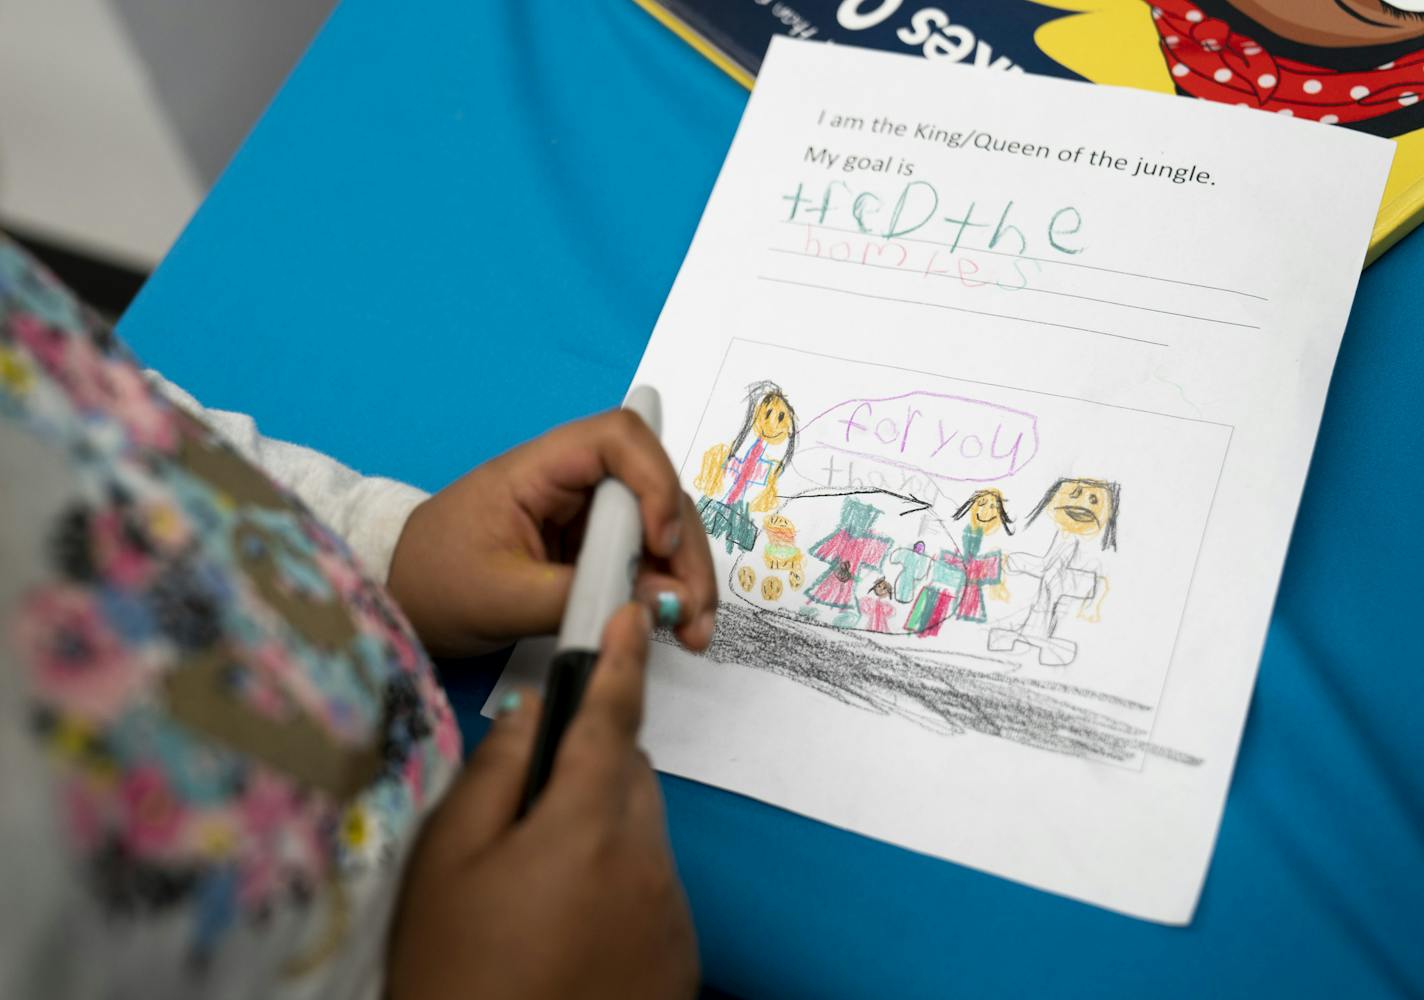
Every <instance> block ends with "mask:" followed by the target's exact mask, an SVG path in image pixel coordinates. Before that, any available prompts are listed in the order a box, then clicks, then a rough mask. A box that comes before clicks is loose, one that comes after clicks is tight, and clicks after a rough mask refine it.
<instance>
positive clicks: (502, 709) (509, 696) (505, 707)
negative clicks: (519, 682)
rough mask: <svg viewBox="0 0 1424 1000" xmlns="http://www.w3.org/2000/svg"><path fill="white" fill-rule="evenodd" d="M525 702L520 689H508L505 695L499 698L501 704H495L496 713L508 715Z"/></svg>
mask: <svg viewBox="0 0 1424 1000" xmlns="http://www.w3.org/2000/svg"><path fill="white" fill-rule="evenodd" d="M523 703H524V696H523V695H522V694H520V693H519V692H518V691H506V692H505V693H504V696H503V697H502V698H500V699H499V704H498V705H496V706H495V709H494V714H495V715H508V714H509V713H510V712H514V711H517V710H518V709H519V706H520V705H522V704H523Z"/></svg>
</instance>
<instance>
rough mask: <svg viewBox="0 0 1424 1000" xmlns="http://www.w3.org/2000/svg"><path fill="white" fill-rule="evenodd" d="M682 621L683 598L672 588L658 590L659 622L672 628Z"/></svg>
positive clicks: (665, 626)
mask: <svg viewBox="0 0 1424 1000" xmlns="http://www.w3.org/2000/svg"><path fill="white" fill-rule="evenodd" d="M680 621H682V599H681V598H680V597H678V596H677V593H676V592H675V591H672V590H663V591H659V592H658V624H659V625H661V626H663V627H664V628H671V627H672V626H674V625H676V624H677V623H678V622H680Z"/></svg>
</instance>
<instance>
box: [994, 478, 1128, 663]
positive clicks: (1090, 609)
mask: <svg viewBox="0 0 1424 1000" xmlns="http://www.w3.org/2000/svg"><path fill="white" fill-rule="evenodd" d="M1120 498H1121V490H1120V488H1119V487H1118V485H1117V483H1110V482H1106V481H1105V480H1101V479H1060V480H1058V481H1057V482H1056V483H1054V484H1053V485H1052V486H1050V487H1049V489H1048V492H1047V493H1045V494H1044V495H1043V499H1042V500H1041V501H1039V504H1038V506H1037V507H1035V508H1034V510H1033V513H1032V514H1030V515H1029V518H1028V523H1029V524H1032V523H1033V522H1034V521H1035V520H1036V519H1037V518H1038V516H1039V515H1040V514H1042V513H1043V512H1044V511H1045V510H1047V511H1049V512H1050V516H1051V517H1052V518H1053V523H1054V524H1055V525H1056V526H1057V527H1058V533H1057V534H1056V535H1055V536H1054V538H1053V542H1052V544H1050V545H1049V547H1048V551H1047V552H1045V553H1044V554H1043V555H1042V556H1033V555H1028V554H1027V553H1022V552H1015V553H1014V554H1012V555H1010V556H1009V557H1008V568H1009V571H1010V572H1013V573H1025V574H1028V575H1030V576H1036V577H1038V592H1037V594H1035V595H1034V599H1033V605H1032V606H1031V607H1030V608H1029V609H1028V610H1027V611H1026V612H1024V613H1023V614H1021V615H1019V616H1017V618H1018V621H1017V622H1016V623H1015V624H1013V625H1012V626H1010V627H1006V628H992V629H990V630H989V648H990V649H991V650H993V651H995V652H1009V651H1013V650H1017V649H1019V648H1020V647H1021V646H1025V645H1027V646H1030V647H1034V648H1037V650H1038V662H1039V663H1041V664H1043V665H1044V666H1054V667H1065V666H1067V665H1068V664H1070V663H1072V662H1073V659H1074V657H1076V656H1077V655H1078V645H1077V643H1075V642H1073V641H1071V640H1069V639H1062V638H1059V637H1058V636H1057V635H1056V634H1055V633H1056V632H1057V631H1058V625H1059V622H1060V620H1061V618H1062V616H1063V613H1064V611H1065V610H1067V609H1068V608H1071V607H1072V606H1073V605H1075V604H1076V605H1077V606H1078V614H1079V616H1080V617H1083V618H1086V619H1088V620H1091V621H1096V620H1097V615H1099V614H1100V613H1101V609H1102V601H1103V599H1104V598H1105V597H1106V596H1107V578H1106V577H1104V576H1101V575H1100V574H1099V573H1098V572H1097V571H1096V570H1095V569H1093V568H1090V567H1089V566H1087V565H1085V564H1084V563H1083V562H1081V561H1080V560H1079V549H1080V546H1082V544H1083V543H1084V542H1085V541H1088V540H1090V539H1093V538H1101V539H1102V548H1103V549H1104V550H1107V549H1116V548H1117V515H1118V507H1119V503H1120ZM1095 598H1096V600H1094V599H1095Z"/></svg>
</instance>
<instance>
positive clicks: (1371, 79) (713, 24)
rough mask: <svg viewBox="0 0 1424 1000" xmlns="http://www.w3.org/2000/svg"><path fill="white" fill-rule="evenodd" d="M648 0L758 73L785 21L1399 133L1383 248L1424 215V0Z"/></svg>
mask: <svg viewBox="0 0 1424 1000" xmlns="http://www.w3.org/2000/svg"><path fill="white" fill-rule="evenodd" d="M634 2H636V3H637V4H639V6H641V7H643V8H644V9H646V10H647V11H648V12H649V13H651V14H652V15H653V16H654V17H656V18H657V19H658V20H659V21H661V22H662V23H663V24H665V25H667V26H668V27H669V28H671V29H672V30H673V31H675V32H676V33H677V34H678V35H679V36H681V37H682V38H683V39H685V40H686V41H688V42H689V43H690V44H692V45H693V46H694V47H695V48H697V49H698V51H700V52H701V53H702V54H703V55H705V56H707V57H708V58H709V59H711V60H712V61H713V62H714V63H716V64H717V65H718V66H720V67H721V68H722V69H723V70H725V71H726V72H727V73H728V74H729V75H731V76H732V77H733V78H734V79H736V80H737V81H738V82H740V83H741V84H742V85H743V86H746V87H748V88H750V87H751V85H752V82H753V80H754V78H755V76H756V73H757V70H758V69H759V67H760V65H761V58H762V54H763V53H764V52H765V51H766V46H767V44H768V43H769V42H770V40H771V38H772V37H773V36H774V35H778V34H785V35H790V36H792V37H794V38H802V39H811V40H820V41H826V42H834V43H838V44H845V45H858V46H861V47H865V48H877V49H885V50H889V51H895V52H905V53H911V54H917V55H922V56H924V57H926V58H930V59H944V60H948V61H950V62H958V63H965V64H968V65H972V66H976V67H980V68H983V69H987V70H990V71H997V72H1009V73H1018V72H1029V73H1040V74H1044V75H1048V76H1058V77H1066V78H1069V79H1079V80H1088V81H1091V82H1094V83H1103V84H1112V85H1116V86H1125V87H1136V88H1139V89H1143V90H1155V91H1159V92H1161V93H1167V94H1180V95H1183V96H1188V97H1196V98H1200V99H1203V100H1212V101H1220V102H1223V103H1227V104H1237V105H1241V106H1244V107H1248V108H1257V109H1260V110H1263V111H1267V112H1273V113H1276V114H1282V115H1294V116H1296V117H1300V118H1308V119H1311V120H1314V121H1320V122H1324V123H1326V124H1331V125H1336V126H1338V127H1341V128H1351V129H1357V130H1359V131H1363V132H1369V133H1371V134H1373V135H1380V136H1385V137H1387V138H1391V139H1394V140H1395V142H1396V144H1397V152H1396V155H1395V161H1394V167H1393V169H1392V171H1391V172H1390V178H1389V183H1388V185H1387V186H1386V188H1385V194H1384V199H1383V202H1382V203H1381V206H1380V214H1379V217H1378V219H1377V220H1376V225H1375V229H1374V233H1373V235H1372V237H1371V240H1370V258H1369V259H1370V260H1371V261H1372V260H1374V259H1375V258H1377V257H1378V256H1379V255H1380V254H1381V253H1383V252H1384V251H1385V250H1387V249H1388V248H1389V247H1390V246H1392V245H1393V244H1394V242H1395V241H1397V240H1398V239H1399V238H1400V237H1401V236H1403V235H1404V234H1405V233H1407V232H1409V230H1411V229H1413V228H1414V226H1416V225H1418V224H1419V223H1420V222H1421V221H1424V102H1421V101H1420V97H1421V96H1424V0H1392V2H1385V0H1155V2H1152V3H1148V2H1146V0H942V2H941V4H940V5H938V6H929V5H926V4H923V3H918V2H914V0H911V2H908V3H907V2H905V0H789V2H782V0H634ZM1299 167H1300V165H1288V164H1273V165H1270V168H1271V169H1297V168H1299ZM1322 180H1327V181H1328V180H1338V182H1339V183H1348V182H1349V179H1348V178H1339V179H1329V178H1322Z"/></svg>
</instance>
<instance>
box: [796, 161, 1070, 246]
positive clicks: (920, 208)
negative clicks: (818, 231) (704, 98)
mask: <svg viewBox="0 0 1424 1000" xmlns="http://www.w3.org/2000/svg"><path fill="white" fill-rule="evenodd" d="M781 200H782V201H784V202H786V203H787V205H788V209H787V213H786V216H785V219H786V221H788V222H811V223H814V224H816V225H818V226H842V227H845V226H847V225H852V226H854V227H855V228H854V231H855V232H858V233H863V234H865V235H867V236H875V237H877V238H879V239H885V240H893V239H896V238H897V237H901V236H908V235H909V234H911V233H919V234H920V235H921V236H922V237H924V238H929V239H933V240H936V241H937V242H942V243H944V244H945V245H946V246H947V247H948V249H949V250H950V252H951V253H952V252H954V251H955V250H958V249H959V248H960V246H961V245H963V246H966V247H980V248H983V249H989V250H998V251H1000V252H1002V253H1006V254H1010V255H1017V256H1023V255H1024V254H1028V253H1030V252H1033V253H1037V252H1040V251H1042V252H1050V251H1051V252H1053V253H1057V254H1064V255H1067V256H1076V255H1077V254H1080V253H1082V252H1083V251H1084V250H1086V249H1087V243H1086V241H1085V236H1086V234H1085V233H1084V229H1083V216H1082V213H1080V212H1079V211H1078V210H1077V209H1076V208H1074V207H1073V206H1071V205H1065V206H1063V207H1062V208H1058V209H1055V210H1053V211H1052V212H1048V213H1037V214H1036V215H1035V216H1034V217H1033V218H1029V217H1028V216H1027V215H1026V214H1025V212H1024V211H1023V210H1019V211H1018V212H1016V211H1015V209H1014V203H1013V202H1012V201H1009V202H1007V203H1005V204H993V205H989V206H981V205H980V204H979V203H978V202H977V201H972V200H971V201H969V202H968V204H967V205H964V207H962V208H957V209H954V210H951V211H948V212H945V211H943V210H942V209H943V204H942V200H941V198H940V193H939V190H938V189H937V188H936V187H935V186H934V185H933V184H931V183H930V182H929V181H923V180H914V181H909V182H907V183H905V184H904V185H902V186H901V187H900V188H899V189H898V190H895V189H891V190H890V191H887V192H886V193H884V194H881V193H879V192H877V191H876V190H875V189H870V188H865V189H857V188H853V187H852V186H851V185H850V184H848V183H846V182H845V181H827V182H826V183H825V184H824V185H821V186H819V187H818V186H816V185H809V186H808V185H807V184H805V183H802V182H798V183H797V185H796V190H795V191H792V192H790V193H788V194H784V195H782V196H781ZM960 204H961V205H963V203H962V202H961V203H960ZM1031 236H1032V237H1033V238H1032V239H1031V238H1030V237H1031ZM971 237H978V239H971ZM1045 243H1046V244H1047V245H1046V246H1044V245H1043V244H1045Z"/></svg>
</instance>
